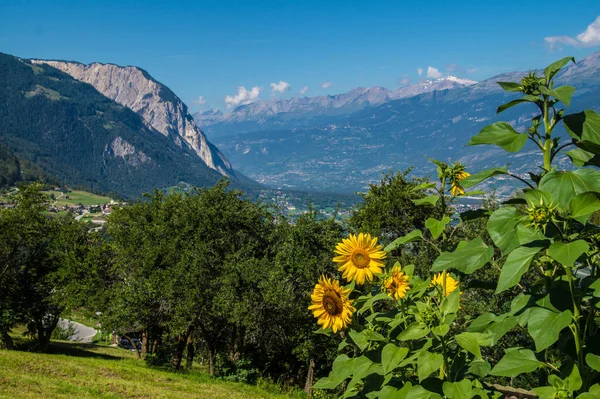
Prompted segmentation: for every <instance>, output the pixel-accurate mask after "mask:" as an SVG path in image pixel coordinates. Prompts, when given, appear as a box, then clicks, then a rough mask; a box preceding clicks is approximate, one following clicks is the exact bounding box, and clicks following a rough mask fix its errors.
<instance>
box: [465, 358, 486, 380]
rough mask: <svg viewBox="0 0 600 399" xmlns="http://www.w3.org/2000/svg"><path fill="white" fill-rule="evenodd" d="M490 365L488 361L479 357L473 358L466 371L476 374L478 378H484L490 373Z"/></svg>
mask: <svg viewBox="0 0 600 399" xmlns="http://www.w3.org/2000/svg"><path fill="white" fill-rule="evenodd" d="M491 369H492V366H491V365H490V363H489V362H486V361H485V360H480V359H474V360H473V361H472V362H471V363H470V365H469V370H468V372H469V373H470V374H473V375H476V376H477V377H479V378H484V377H485V376H487V375H488V374H489V373H490V370H491Z"/></svg>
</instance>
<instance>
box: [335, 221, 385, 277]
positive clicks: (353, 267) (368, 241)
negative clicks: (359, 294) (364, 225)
mask: <svg viewBox="0 0 600 399" xmlns="http://www.w3.org/2000/svg"><path fill="white" fill-rule="evenodd" d="M381 248H382V246H381V245H377V237H375V238H371V235H370V234H363V233H360V234H359V235H358V236H356V235H354V234H350V237H348V238H344V239H342V242H341V243H339V244H338V245H337V246H336V248H335V253H336V254H338V256H336V257H335V258H333V261H334V262H336V263H339V267H338V270H339V271H340V272H343V274H342V277H344V278H345V279H346V280H348V281H352V280H355V281H356V284H364V283H365V280H367V281H369V282H371V281H373V275H374V274H379V273H381V271H382V267H383V262H382V259H384V258H385V255H386V254H385V252H383V251H382V250H381Z"/></svg>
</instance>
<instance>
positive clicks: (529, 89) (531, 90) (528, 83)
mask: <svg viewBox="0 0 600 399" xmlns="http://www.w3.org/2000/svg"><path fill="white" fill-rule="evenodd" d="M521 84H522V85H523V93H525V94H529V95H532V96H538V95H540V94H541V92H540V86H541V85H543V84H544V78H540V77H538V76H537V75H536V73H535V72H530V73H529V74H528V75H527V76H524V77H523V79H521Z"/></svg>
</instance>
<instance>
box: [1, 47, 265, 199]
mask: <svg viewBox="0 0 600 399" xmlns="http://www.w3.org/2000/svg"><path fill="white" fill-rule="evenodd" d="M121 84H122V85H123V87H122V88H121V89H120V91H121V92H123V91H128V90H132V91H135V90H136V89H135V87H136V86H135V85H134V84H132V85H131V86H130V85H129V84H128V83H127V82H121ZM110 85H112V87H116V85H114V83H111V84H110ZM163 87H164V86H163ZM161 90H162V91H161ZM169 93H171V92H170V91H166V90H165V89H162V88H161V89H160V90H158V91H157V95H159V96H162V97H161V98H163V99H164V98H167V97H168V95H169ZM126 97H127V98H129V97H128V96H126ZM172 100H173V101H172V102H171V104H175V101H176V100H177V98H176V96H174V95H173V97H172ZM123 101H125V100H123ZM167 102H168V101H163V103H164V104H167ZM165 106H166V105H165ZM141 109H144V107H143V106H142V107H141V108H140V110H141ZM146 109H148V108H146ZM155 109H156V112H157V113H159V111H160V109H161V104H160V102H157V104H156V108H155ZM174 109H175V108H174ZM180 109H181V111H182V113H183V111H184V110H185V108H184V107H182V108H180ZM142 113H144V114H145V115H146V113H145V112H142ZM149 114H150V113H148V114H147V115H149ZM180 115H182V114H180ZM186 115H187V114H186ZM176 120H177V115H175V114H173V115H172V119H165V120H164V121H165V123H164V124H163V125H162V126H163V129H162V131H160V130H159V128H160V127H161V124H160V123H159V121H160V118H158V119H155V120H151V123H150V122H148V120H147V119H145V118H142V116H141V115H140V114H139V113H136V112H134V111H132V110H131V109H129V108H127V107H124V106H123V105H121V104H119V103H118V102H115V101H113V100H112V99H110V98H108V97H106V96H104V95H102V94H100V93H99V92H98V91H97V90H96V89H95V88H94V87H92V85H90V84H87V83H84V82H82V81H79V80H76V79H74V78H73V77H72V76H70V75H69V74H66V73H64V72H62V71H60V70H58V69H56V68H54V67H52V66H50V65H48V64H47V63H39V62H36V63H32V62H31V61H28V60H24V59H20V58H17V57H14V56H11V55H7V54H2V53H0V145H3V146H4V147H6V148H8V151H10V153H11V154H13V155H14V156H15V157H17V158H18V159H23V160H27V161H30V162H32V163H34V164H35V165H37V166H38V167H40V168H41V169H42V170H43V171H44V172H45V173H47V174H49V175H51V176H54V177H56V178H57V179H59V180H60V181H61V182H63V183H65V184H69V185H77V186H82V187H88V188H89V189H92V190H95V191H101V192H111V191H113V192H116V193H118V194H120V195H123V196H126V197H136V196H139V195H140V194H141V193H143V192H150V191H152V190H153V189H154V188H155V187H156V188H162V187H168V186H173V185H176V184H178V183H180V182H184V183H187V184H191V185H196V186H206V185H212V184H214V183H215V182H216V181H218V180H219V179H220V178H221V177H222V173H223V171H219V170H218V169H219V166H220V167H221V168H223V170H224V171H225V172H226V173H228V174H230V176H231V178H232V180H233V183H234V185H237V186H238V187H240V186H252V185H255V183H254V182H252V181H251V180H250V179H248V178H246V177H245V176H243V175H241V174H239V173H236V172H235V171H233V170H231V169H225V167H224V166H223V165H221V164H219V162H223V164H225V161H218V160H215V159H214V158H213V164H212V165H210V166H209V165H208V164H207V162H205V161H204V160H203V159H202V158H201V157H200V156H199V154H198V151H197V149H202V150H203V149H206V148H208V149H210V148H211V146H210V144H209V143H208V142H206V143H208V144H207V145H206V146H204V147H202V145H204V144H202V142H201V138H200V137H198V141H197V143H200V144H202V145H197V146H196V147H194V146H193V145H192V144H189V143H188V141H186V140H185V139H186V138H188V139H189V138H191V137H186V136H179V133H180V132H181V130H170V129H171V128H170V126H183V127H185V126H188V127H189V126H192V127H193V126H195V125H194V124H192V123H189V124H187V125H184V124H183V122H182V124H181V125H177V124H173V125H170V123H171V122H173V121H176ZM180 121H181V120H180ZM192 122H193V121H192ZM186 123H187V120H186ZM154 126H156V128H155V127H154ZM184 131H189V130H184ZM198 131H199V130H198ZM164 132H167V133H166V134H165V133H164ZM178 137H181V139H180V140H179V142H178V141H177V138H178ZM192 141H193V140H192ZM213 148H214V147H213ZM211 155H212V154H211ZM223 159H225V158H223ZM227 164H228V162H227ZM225 166H226V165H225Z"/></svg>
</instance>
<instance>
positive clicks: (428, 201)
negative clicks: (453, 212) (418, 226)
mask: <svg viewBox="0 0 600 399" xmlns="http://www.w3.org/2000/svg"><path fill="white" fill-rule="evenodd" d="M439 199H440V196H439V195H437V194H432V195H428V196H427V197H425V198H419V199H416V200H411V201H412V202H413V204H415V205H435V204H437V202H438V201H439Z"/></svg>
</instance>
